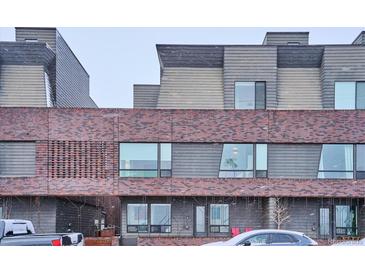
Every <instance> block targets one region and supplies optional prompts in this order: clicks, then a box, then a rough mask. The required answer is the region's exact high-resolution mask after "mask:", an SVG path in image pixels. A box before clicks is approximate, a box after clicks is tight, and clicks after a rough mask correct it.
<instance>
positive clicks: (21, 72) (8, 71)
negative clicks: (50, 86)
mask: <svg viewBox="0 0 365 274" xmlns="http://www.w3.org/2000/svg"><path fill="white" fill-rule="evenodd" d="M46 97H47V96H46V85H45V73H44V68H43V66H42V65H38V66H30V65H27V66H23V65H0V107H46V106H47V98H46Z"/></svg>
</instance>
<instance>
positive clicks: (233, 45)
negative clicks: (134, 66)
mask: <svg viewBox="0 0 365 274" xmlns="http://www.w3.org/2000/svg"><path fill="white" fill-rule="evenodd" d="M364 33H365V31H364ZM161 46H168V47H186V46H189V47H206V46H209V47H319V46H320V47H327V46H339V47H341V46H342V47H343V46H351V47H357V46H361V45H358V44H309V45H262V44H214V45H212V44H156V48H157V50H158V48H159V47H161Z"/></svg>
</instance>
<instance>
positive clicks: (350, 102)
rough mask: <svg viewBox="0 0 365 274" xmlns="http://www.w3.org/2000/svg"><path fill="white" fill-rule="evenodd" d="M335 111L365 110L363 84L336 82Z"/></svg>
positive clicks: (364, 86) (364, 85)
mask: <svg viewBox="0 0 365 274" xmlns="http://www.w3.org/2000/svg"><path fill="white" fill-rule="evenodd" d="M335 109H365V82H336V83H335Z"/></svg>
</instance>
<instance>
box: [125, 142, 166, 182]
mask: <svg viewBox="0 0 365 274" xmlns="http://www.w3.org/2000/svg"><path fill="white" fill-rule="evenodd" d="M122 144H156V145H157V155H156V157H157V169H125V168H121V159H120V157H121V145H122ZM161 144H170V145H171V155H170V156H171V160H170V162H171V169H161ZM172 154H173V143H167V142H162V143H161V142H158V143H156V142H119V146H118V155H119V163H118V165H119V166H118V168H119V177H120V178H137V179H138V178H170V177H172ZM122 171H155V172H156V176H121V172H122ZM164 172H168V174H167V175H166V176H165V175H163V173H164Z"/></svg>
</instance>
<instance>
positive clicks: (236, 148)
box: [219, 144, 253, 178]
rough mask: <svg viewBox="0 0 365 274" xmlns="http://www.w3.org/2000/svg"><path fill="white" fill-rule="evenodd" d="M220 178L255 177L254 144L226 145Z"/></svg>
mask: <svg viewBox="0 0 365 274" xmlns="http://www.w3.org/2000/svg"><path fill="white" fill-rule="evenodd" d="M219 177H220V178H252V177H253V144H224V146H223V153H222V157H221V164H220V171H219Z"/></svg>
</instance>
